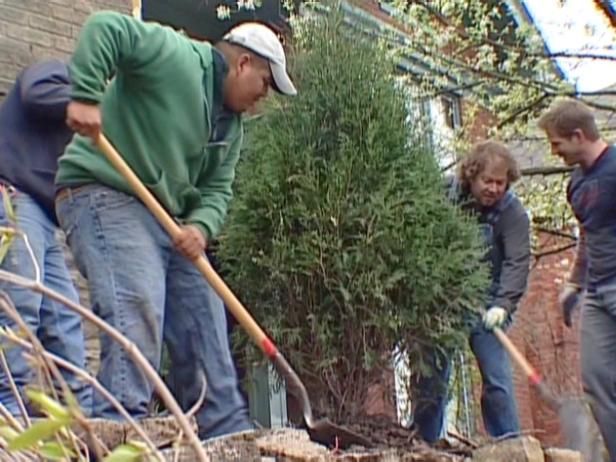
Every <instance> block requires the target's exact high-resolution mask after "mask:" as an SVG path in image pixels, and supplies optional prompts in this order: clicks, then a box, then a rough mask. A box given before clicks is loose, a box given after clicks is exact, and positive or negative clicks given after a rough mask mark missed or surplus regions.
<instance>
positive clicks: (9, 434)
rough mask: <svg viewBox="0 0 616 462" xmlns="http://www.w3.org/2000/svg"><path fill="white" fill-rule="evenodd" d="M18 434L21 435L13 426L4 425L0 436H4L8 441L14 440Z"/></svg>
mask: <svg viewBox="0 0 616 462" xmlns="http://www.w3.org/2000/svg"><path fill="white" fill-rule="evenodd" d="M17 436H19V433H18V432H17V431H16V430H15V429H14V428H13V427H9V426H8V425H2V426H1V427H0V437H2V438H4V439H5V440H6V441H12V440H14V439H15V438H16V437H17Z"/></svg>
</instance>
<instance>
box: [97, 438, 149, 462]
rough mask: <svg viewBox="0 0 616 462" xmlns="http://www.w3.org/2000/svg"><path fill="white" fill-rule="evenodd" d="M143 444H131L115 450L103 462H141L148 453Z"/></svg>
mask: <svg viewBox="0 0 616 462" xmlns="http://www.w3.org/2000/svg"><path fill="white" fill-rule="evenodd" d="M146 449H147V448H146V446H145V445H142V444H141V443H136V442H131V443H127V444H123V445H121V446H118V447H117V448H115V449H114V450H113V451H112V452H111V453H110V454H109V455H108V456H107V457H105V458H104V459H103V462H139V461H140V460H142V457H143V455H144V454H145V451H146Z"/></svg>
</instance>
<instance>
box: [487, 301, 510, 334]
mask: <svg viewBox="0 0 616 462" xmlns="http://www.w3.org/2000/svg"><path fill="white" fill-rule="evenodd" d="M508 316H509V313H507V310H506V309H505V308H501V307H500V306H493V307H492V308H490V309H489V310H488V311H486V312H485V314H484V315H483V326H484V327H485V328H486V329H487V330H492V329H494V328H495V327H502V326H503V324H505V321H507V317H508Z"/></svg>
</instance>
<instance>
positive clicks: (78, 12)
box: [0, 0, 131, 97]
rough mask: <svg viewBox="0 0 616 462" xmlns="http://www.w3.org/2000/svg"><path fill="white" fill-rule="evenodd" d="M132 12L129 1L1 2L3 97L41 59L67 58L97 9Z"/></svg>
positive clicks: (0, 80)
mask: <svg viewBox="0 0 616 462" xmlns="http://www.w3.org/2000/svg"><path fill="white" fill-rule="evenodd" d="M102 9H108V10H115V11H122V12H125V13H129V12H130V10H131V2H130V0H3V1H2V2H0V97H1V96H2V95H4V94H5V93H6V91H7V90H8V88H9V87H10V85H11V84H12V82H13V80H14V79H15V76H16V75H17V73H18V72H19V71H20V70H21V69H22V68H23V67H25V66H26V65H28V64H30V63H32V62H33V61H36V60H38V59H41V58H49V57H58V58H66V57H67V56H68V55H69V54H70V53H71V51H72V50H73V46H74V43H75V38H76V37H77V34H78V33H79V30H80V27H81V25H82V24H83V22H84V19H85V18H86V17H87V16H88V14H89V13H91V12H92V11H96V10H102Z"/></svg>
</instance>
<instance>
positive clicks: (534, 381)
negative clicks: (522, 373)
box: [528, 371, 541, 385]
mask: <svg viewBox="0 0 616 462" xmlns="http://www.w3.org/2000/svg"><path fill="white" fill-rule="evenodd" d="M528 380H530V382H531V383H532V384H533V385H539V384H540V383H541V376H540V375H539V373H538V372H537V371H535V372H533V373H532V374H530V375H529V376H528Z"/></svg>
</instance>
